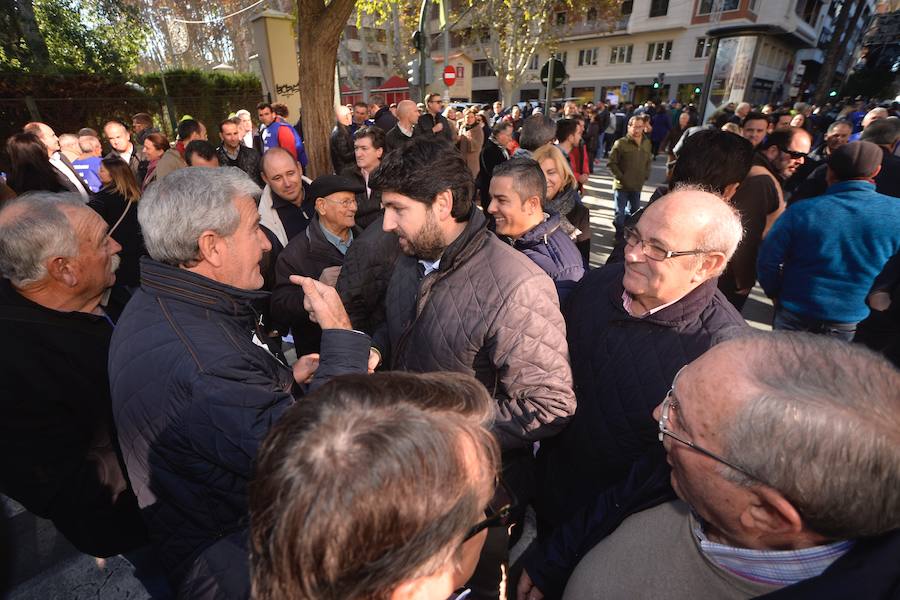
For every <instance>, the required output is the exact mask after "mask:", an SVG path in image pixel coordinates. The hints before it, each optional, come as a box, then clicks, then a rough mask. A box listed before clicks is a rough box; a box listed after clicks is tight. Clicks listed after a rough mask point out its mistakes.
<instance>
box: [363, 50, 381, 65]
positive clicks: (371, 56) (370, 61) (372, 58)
mask: <svg viewBox="0 0 900 600" xmlns="http://www.w3.org/2000/svg"><path fill="white" fill-rule="evenodd" d="M366 64H367V65H373V66H376V67H378V66H381V60H380V59H379V58H378V55H377V54H376V53H374V52H368V53H366Z"/></svg>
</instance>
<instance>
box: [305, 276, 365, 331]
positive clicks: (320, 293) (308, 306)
mask: <svg viewBox="0 0 900 600" xmlns="http://www.w3.org/2000/svg"><path fill="white" fill-rule="evenodd" d="M291 283H294V284H296V285H299V286H301V287H302V288H303V295H304V298H303V308H304V309H305V310H306V312H308V313H309V318H310V320H311V321H312V322H313V323H318V324H319V327H321V328H322V329H353V327H352V326H351V325H350V318H349V317H348V316H347V311H346V310H344V305H343V304H341V297H340V296H338V293H337V291H336V290H335V289H334V288H333V287H331V286H329V285H325V284H324V283H322V282H321V281H316V280H315V279H313V278H312V277H301V276H300V275H291Z"/></svg>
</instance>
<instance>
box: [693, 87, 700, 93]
mask: <svg viewBox="0 0 900 600" xmlns="http://www.w3.org/2000/svg"><path fill="white" fill-rule="evenodd" d="M694 93H695V94H699V93H700V86H699V85H698V86H696V87H695V88H694Z"/></svg>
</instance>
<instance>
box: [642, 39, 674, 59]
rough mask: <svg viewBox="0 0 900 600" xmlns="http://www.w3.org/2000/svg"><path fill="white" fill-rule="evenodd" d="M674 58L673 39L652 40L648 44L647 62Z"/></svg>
mask: <svg viewBox="0 0 900 600" xmlns="http://www.w3.org/2000/svg"><path fill="white" fill-rule="evenodd" d="M671 58H672V41H671V40H669V41H668V42H650V43H649V44H647V62H658V61H661V60H669V59H671Z"/></svg>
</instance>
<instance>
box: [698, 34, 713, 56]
mask: <svg viewBox="0 0 900 600" xmlns="http://www.w3.org/2000/svg"><path fill="white" fill-rule="evenodd" d="M710 48H712V40H711V39H709V38H707V37H702V38H697V46H696V47H695V48H694V58H706V57H707V56H709V50H710Z"/></svg>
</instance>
